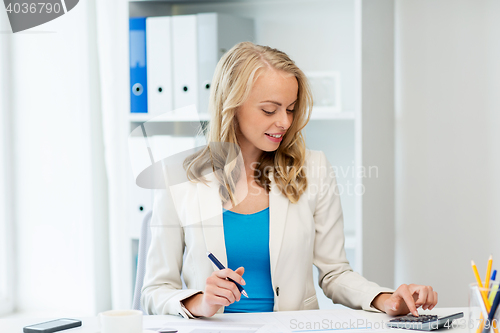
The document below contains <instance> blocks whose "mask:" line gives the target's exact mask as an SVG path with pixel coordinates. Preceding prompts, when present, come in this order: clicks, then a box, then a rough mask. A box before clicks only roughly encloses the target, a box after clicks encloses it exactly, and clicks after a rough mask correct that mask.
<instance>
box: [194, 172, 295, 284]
mask: <svg viewBox="0 0 500 333" xmlns="http://www.w3.org/2000/svg"><path fill="white" fill-rule="evenodd" d="M206 177H207V179H208V180H209V181H210V183H209V186H206V185H205V184H203V183H197V190H198V194H199V199H200V200H199V206H200V214H201V216H200V217H201V221H202V226H203V236H204V238H205V244H206V245H207V251H208V252H212V253H213V254H214V255H215V256H216V257H217V258H218V259H219V261H220V262H221V263H222V264H223V265H224V266H225V267H227V254H226V244H225V240H224V225H223V220H222V201H221V199H220V197H219V183H218V181H217V179H216V178H215V175H214V174H213V173H210V174H209V175H207V176H206ZM270 180H271V192H270V193H269V255H270V261H271V277H273V276H274V275H275V272H276V265H277V263H278V257H279V253H280V249H281V244H282V242H283V235H284V233H285V225H286V219H287V212H288V204H289V200H288V198H287V197H286V196H284V195H283V194H282V193H281V192H280V191H279V189H278V187H277V185H276V184H275V182H274V176H273V174H272V173H270ZM214 268H215V269H216V267H215V265H214Z"/></svg>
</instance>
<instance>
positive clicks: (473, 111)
mask: <svg viewBox="0 0 500 333" xmlns="http://www.w3.org/2000/svg"><path fill="white" fill-rule="evenodd" d="M499 59H500V2H498V1H494V0H490V1H484V0H440V1H434V0H398V1H397V2H396V228H397V237H396V283H397V284H400V283H408V282H414V283H420V284H427V285H431V286H433V287H434V288H435V289H436V290H437V291H438V293H439V305H440V306H466V305H467V291H468V289H467V286H468V284H469V283H471V282H474V276H473V274H472V270H471V268H470V260H471V259H474V260H475V261H476V263H477V264H478V268H479V271H480V274H481V275H482V277H483V279H484V275H485V271H486V261H487V259H488V256H489V254H490V253H492V254H493V256H494V259H495V258H496V259H497V261H496V264H495V262H494V267H496V268H497V269H499V270H500V264H499V263H500V242H499V241H498V238H499V236H500V233H499V229H500V228H499V226H500V223H499V222H500V204H499V203H500V191H499V189H500V176H499V170H500V155H499V153H500V137H499V129H500V65H499Z"/></svg>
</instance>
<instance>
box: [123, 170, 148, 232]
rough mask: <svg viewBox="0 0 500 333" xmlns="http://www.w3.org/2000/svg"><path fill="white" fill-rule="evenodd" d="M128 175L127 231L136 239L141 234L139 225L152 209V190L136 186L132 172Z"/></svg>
mask: <svg viewBox="0 0 500 333" xmlns="http://www.w3.org/2000/svg"><path fill="white" fill-rule="evenodd" d="M129 175H130V177H129V181H128V183H129V190H128V193H129V197H128V202H129V205H128V206H129V207H128V213H129V214H128V215H129V226H130V229H129V230H130V235H131V236H132V237H133V238H137V239H138V238H139V236H140V234H141V224H142V221H143V220H144V216H145V215H146V213H147V212H149V211H150V210H152V209H153V190H149V189H144V188H141V187H139V186H137V184H136V183H135V177H134V176H133V175H132V172H129Z"/></svg>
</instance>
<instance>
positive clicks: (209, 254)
mask: <svg viewBox="0 0 500 333" xmlns="http://www.w3.org/2000/svg"><path fill="white" fill-rule="evenodd" d="M207 256H208V258H209V259H210V260H212V262H213V263H214V264H215V266H217V268H218V269H220V270H223V269H226V267H224V265H223V264H221V262H220V261H219V260H218V259H217V258H216V257H215V256H214V255H213V254H212V253H210V252H207ZM227 279H228V280H229V281H231V282H232V283H234V284H235V285H236V287H238V290H239V291H240V293H241V294H242V295H243V296H245V297H246V298H248V294H247V292H246V291H245V289H243V287H242V286H241V284H239V283H238V282H236V281H234V280H233V279H231V278H230V277H228V278H227Z"/></svg>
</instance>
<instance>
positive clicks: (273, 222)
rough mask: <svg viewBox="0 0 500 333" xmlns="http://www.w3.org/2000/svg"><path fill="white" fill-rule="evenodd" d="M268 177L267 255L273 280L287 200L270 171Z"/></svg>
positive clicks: (283, 228)
mask: <svg viewBox="0 0 500 333" xmlns="http://www.w3.org/2000/svg"><path fill="white" fill-rule="evenodd" d="M269 178H270V180H271V192H270V193H269V255H270V257H271V258H270V259H271V278H272V279H273V280H274V276H275V273H276V265H277V263H278V257H279V253H280V249H281V244H282V243H283V235H284V233H285V225H286V217H287V212H288V203H289V200H288V198H287V197H286V196H284V195H283V194H282V193H281V192H280V190H279V189H278V186H277V185H276V183H275V182H274V176H273V173H270V176H269Z"/></svg>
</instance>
